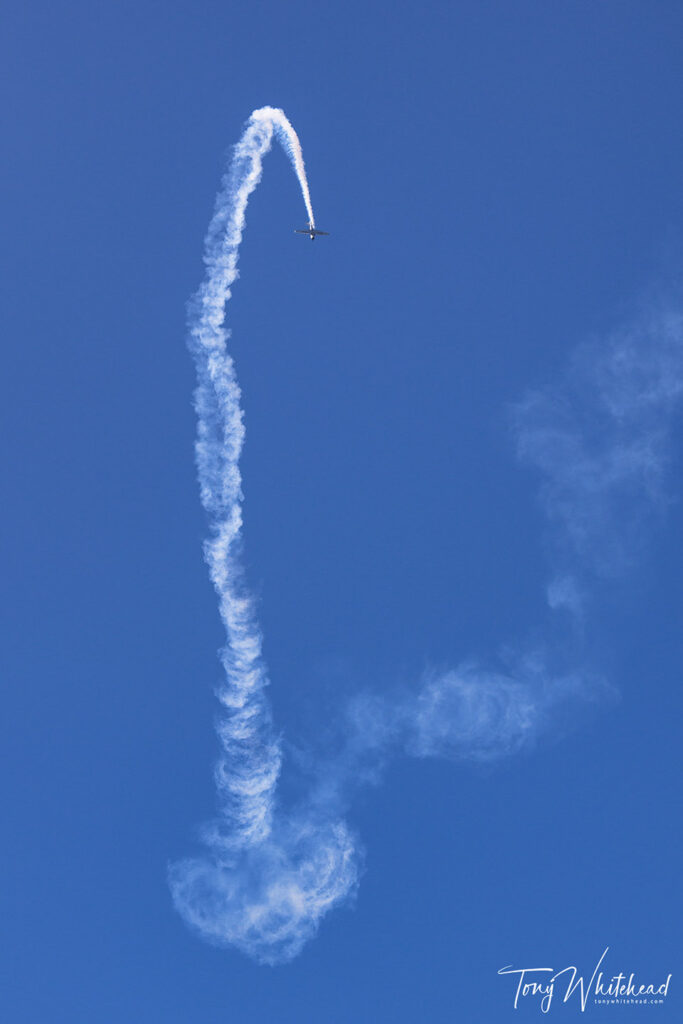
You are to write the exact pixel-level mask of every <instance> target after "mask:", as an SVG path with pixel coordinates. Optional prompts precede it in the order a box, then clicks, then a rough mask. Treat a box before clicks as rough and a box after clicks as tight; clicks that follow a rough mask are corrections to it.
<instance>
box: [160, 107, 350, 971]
mask: <svg viewBox="0 0 683 1024" xmlns="http://www.w3.org/2000/svg"><path fill="white" fill-rule="evenodd" d="M273 135H276V136H277V138H278V140H279V141H280V142H281V143H282V145H283V147H284V149H285V151H286V152H287V154H288V155H289V158H290V160H291V161H292V164H293V166H294V170H295V172H296V175H297V178H298V181H299V184H300V186H301V192H302V194H303V198H304V202H305V204H306V210H307V212H308V218H309V220H310V222H311V224H313V223H314V220H313V210H312V208H311V198H310V194H309V191H308V182H307V181H306V174H305V170H304V162H303V156H302V153H301V146H300V144H299V140H298V138H297V135H296V132H295V131H294V129H293V128H292V126H291V124H290V123H289V121H288V120H287V118H286V117H285V115H284V113H283V112H282V111H281V110H277V109H275V108H273V107H263V108H262V109H261V110H256V111H254V113H253V114H252V115H251V117H250V119H249V121H248V123H247V126H246V129H245V131H244V134H243V136H242V138H241V139H240V141H239V143H238V144H237V146H236V148H235V152H234V156H233V159H232V162H231V165H230V168H229V170H228V172H227V174H226V175H225V177H224V179H223V182H222V186H221V190H220V192H219V194H218V198H217V200H216V208H215V212H214V215H213V217H212V220H211V223H210V225H209V230H208V233H207V237H206V247H205V255H204V261H205V263H206V268H207V273H206V278H205V280H204V283H203V284H202V286H201V287H200V289H199V291H198V292H197V294H196V295H195V297H194V299H193V300H192V302H191V304H190V309H189V335H190V336H189V347H190V350H191V352H192V355H193V356H194V360H195V364H196V368H197V380H198V384H197V390H196V393H195V407H196V410H197V418H198V427H197V435H198V436H197V444H196V457H197V470H198V476H199V484H200V488H201V499H202V504H203V505H204V508H205V509H206V512H207V514H208V517H209V526H210V537H209V540H208V541H207V542H206V545H205V557H206V561H207V563H208V566H209V571H210V574H211V579H212V581H213V585H214V587H215V589H216V592H217V594H218V598H219V605H220V615H221V618H222V620H223V623H224V625H225V630H226V636H227V643H226V646H225V649H224V650H223V651H222V662H223V666H224V668H225V681H224V683H223V685H222V687H221V689H220V691H219V694H218V697H219V700H220V702H221V704H222V707H223V713H222V716H221V720H220V722H219V725H218V734H219V737H220V740H221V745H222V751H221V756H220V758H219V761H218V763H217V765H216V771H215V777H216V787H217V790H218V802H219V808H218V816H217V819H216V820H215V821H214V822H212V823H211V825H210V826H208V827H206V828H205V829H204V830H203V834H202V837H203V840H204V843H205V846H206V852H205V854H204V855H202V856H200V857H191V858H188V859H186V860H181V861H177V862H175V863H173V864H171V865H170V866H169V884H170V887H171V892H172V895H173V900H174V903H175V906H176V908H177V910H178V912H179V913H180V914H181V915H182V917H183V919H184V920H185V921H186V923H187V924H188V925H189V926H190V927H191V928H193V929H194V930H196V931H197V932H198V933H199V934H200V935H201V936H202V937H203V938H204V939H206V940H207V941H209V942H213V943H217V944H218V945H228V946H235V947H236V948H238V949H241V950H243V951H244V952H245V953H248V954H249V955H250V956H253V957H255V958H256V959H257V960H259V961H261V962H262V963H271V964H272V963H281V962H283V961H285V960H289V959H291V957H293V956H296V954H297V953H298V952H299V951H300V949H301V947H302V946H303V944H304V943H305V942H306V941H307V940H308V939H309V938H311V936H312V935H314V934H315V931H316V929H317V927H318V922H319V920H320V918H321V917H322V916H323V915H324V914H325V913H326V912H327V911H328V910H329V909H330V908H331V907H332V906H334V905H335V904H337V903H339V902H340V901H341V900H343V899H344V898H345V897H346V896H347V895H348V894H349V893H350V892H351V891H352V890H353V888H354V886H355V883H356V879H357V851H356V848H355V843H354V840H353V837H352V836H351V835H350V833H349V831H348V829H347V827H346V825H345V823H344V822H343V821H337V820H335V819H334V809H333V808H324V809H322V810H321V808H319V807H317V806H316V805H315V801H313V802H310V801H309V802H308V803H304V804H301V805H299V806H298V807H297V808H296V809H295V810H294V811H293V812H291V813H289V814H283V813H280V814H277V813H276V808H275V790H276V785H277V780H278V775H279V772H280V765H281V761H282V752H281V749H280V743H279V741H278V739H277V737H276V735H275V733H274V730H273V725H272V721H271V713H270V706H269V704H268V701H267V700H266V696H265V692H264V691H265V687H266V686H267V685H268V675H267V671H266V667H265V664H264V661H263V657H262V650H261V646H262V645H261V633H260V630H259V627H258V623H257V620H256V614H255V609H254V604H253V600H252V598H251V595H250V594H249V593H248V591H247V590H246V588H245V585H244V581H243V574H242V569H241V565H240V561H239V546H240V537H241V528H242V507H241V503H242V490H241V477H240V471H239V458H240V453H241V451H242V444H243V442H244V424H243V420H242V409H241V407H240V388H239V385H238V383H237V379H236V377H235V369H234V365H233V361H232V359H231V358H230V356H229V354H228V352H227V349H226V341H227V338H228V334H229V332H228V331H227V330H226V329H225V327H224V326H223V322H224V318H225V306H226V303H227V301H228V300H229V298H230V294H231V292H230V289H231V286H232V284H233V282H234V280H235V278H236V277H237V260H238V255H239V246H240V242H241V240H242V232H243V230H244V223H245V212H246V207H247V202H248V200H249V196H250V195H251V193H252V192H253V191H254V189H255V188H256V186H257V185H258V183H259V181H260V180H261V173H262V161H263V157H264V155H265V154H266V153H267V152H268V150H269V149H270V146H271V143H272V140H273Z"/></svg>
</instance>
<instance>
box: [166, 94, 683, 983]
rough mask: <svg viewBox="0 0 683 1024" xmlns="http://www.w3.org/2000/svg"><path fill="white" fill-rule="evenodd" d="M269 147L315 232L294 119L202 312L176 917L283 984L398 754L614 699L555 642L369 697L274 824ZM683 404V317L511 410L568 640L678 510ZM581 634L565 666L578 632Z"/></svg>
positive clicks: (229, 185) (478, 758) (229, 190)
mask: <svg viewBox="0 0 683 1024" xmlns="http://www.w3.org/2000/svg"><path fill="white" fill-rule="evenodd" d="M273 135H276V136H277V138H278V140H279V141H280V142H281V143H282V145H283V147H284V149H285V150H286V152H287V153H288V155H289V157H290V159H291V162H292V164H293V166H294V169H295V171H296V174H297V177H298V180H299V184H300V186H301V191H302V194H303V197H304V202H305V204H306V209H307V213H308V217H309V220H310V222H311V224H313V223H314V220H313V211H312V208H311V201H310V195H309V190H308V183H307V180H306V175H305V171H304V164H303V157H302V153H301V146H300V144H299V140H298V138H297V136H296V134H295V132H294V129H293V128H292V126H291V124H290V123H289V121H288V120H287V118H286V117H285V115H284V113H283V112H282V111H281V110H277V109H275V108H272V107H264V108H263V109H261V110H257V111H255V112H254V113H253V114H252V115H251V118H250V120H249V122H248V124H247V127H246V129H245V132H244V134H243V136H242V138H241V140H240V142H239V143H238V145H237V146H236V148H235V152H234V156H233V159H232V162H231V165H230V168H229V170H228V172H227V174H226V176H225V178H224V180H223V183H222V188H221V191H220V193H219V195H218V198H217V201H216V209H215V212H214V215H213V218H212V220H211V223H210V225H209V229H208V233H207V238H206V250H205V263H206V267H207V276H206V279H205V281H204V283H203V284H202V286H201V288H200V289H199V291H198V293H197V295H196V296H195V298H194V300H193V302H192V304H191V307H190V318H189V325H190V338H189V346H190V349H191V351H192V354H193V356H194V359H195V363H196V368H197V377H198V386H197V390H196V395H195V401H196V409H197V416H198V438H197V444H196V458H197V467H198V476H199V482H200V487H201V498H202V503H203V505H204V507H205V509H206V511H207V513H208V517H209V522H210V529H211V536H210V539H209V540H208V542H207V543H206V545H205V556H206V560H207V563H208V565H209V569H210V574H211V579H212V581H213V584H214V587H215V588H216V591H217V593H218V597H219V605H220V614H221V618H222V620H223V623H224V625H225V629H226V635H227V644H226V647H225V650H224V651H223V652H222V663H223V666H224V668H225V682H224V684H223V686H222V688H221V690H220V692H219V699H220V702H221V705H222V718H221V720H220V723H219V726H218V734H219V737H220V741H221V745H222V753H221V756H220V759H219V762H218V764H217V766H216V772H215V778H216V787H217V792H218V804H219V807H218V816H217V819H216V820H215V821H214V822H213V823H212V824H211V825H209V826H208V827H206V828H205V829H204V831H203V834H202V838H203V841H204V843H205V846H206V847H207V853H206V855H205V856H202V857H196V858H192V859H188V860H184V861H180V862H177V863H175V864H173V865H172V866H171V867H170V870H169V882H170V886H171V891H172V894H173V898H174V902H175V905H176V907H177V909H178V911H179V912H180V913H181V915H182V916H183V918H184V919H185V921H186V922H187V923H188V924H189V925H190V926H191V927H192V928H194V929H195V930H197V931H198V932H199V934H200V935H201V936H202V937H203V938H205V939H206V940H208V941H210V942H214V943H216V944H219V945H230V946H234V947H236V948H238V949H240V950H242V951H243V952H245V953H247V954H249V955H250V956H253V957H254V958H255V959H257V960H259V961H260V962H262V963H271V964H273V963H280V962H283V961H286V960H289V959H291V958H292V957H293V956H295V955H296V954H297V953H298V952H299V951H300V950H301V948H302V946H303V945H304V943H305V942H306V941H307V940H308V939H310V938H311V936H312V935H313V934H314V933H315V931H316V929H317V926H318V923H319V921H320V919H321V917H322V916H323V915H324V914H325V913H326V912H327V911H328V910H329V909H330V908H331V907H333V906H334V905H336V904H338V903H340V902H341V901H342V900H343V899H344V898H345V897H347V896H348V895H349V894H350V893H352V892H353V891H354V888H355V886H356V883H357V878H358V870H359V868H358V862H359V850H358V846H357V843H356V841H355V839H354V837H353V836H352V835H351V833H350V831H349V829H348V828H347V826H346V824H345V823H344V822H343V821H341V820H338V811H339V809H340V808H342V807H343V806H344V804H345V802H346V801H347V800H348V796H349V794H350V792H351V791H352V790H353V788H354V786H355V785H357V784H358V782H359V781H361V782H371V781H373V780H376V779H377V778H378V777H379V774H380V769H381V767H382V764H383V762H384V761H385V760H386V759H387V758H388V757H389V756H390V755H391V754H393V753H395V752H399V751H404V752H405V753H407V754H409V755H411V756H414V757H441V758H446V759H449V760H455V761H468V762H474V763H480V764H481V763H490V762H493V761H495V760H498V759H500V758H502V757H506V756H509V755H511V754H514V753H516V752H518V751H521V750H523V749H525V748H527V747H528V746H530V745H531V744H533V743H534V742H535V740H536V738H537V737H538V736H539V735H540V734H541V733H550V734H551V735H556V734H558V733H561V732H562V731H564V726H565V723H566V721H567V720H568V719H571V716H572V711H571V708H572V707H573V706H574V705H578V706H585V705H590V704H595V703H597V702H598V701H599V700H601V699H603V698H604V697H605V696H606V695H610V694H611V693H613V692H614V691H613V690H612V688H611V687H609V685H608V684H607V683H606V682H605V681H604V679H602V678H601V677H600V675H599V673H596V672H594V671H591V670H590V669H587V668H586V667H585V665H584V664H583V652H582V650H581V645H580V643H576V644H575V647H574V649H572V650H570V652H569V656H568V655H567V652H566V651H565V650H564V649H563V644H559V645H555V646H554V636H553V635H552V631H551V639H550V641H549V642H546V643H545V644H544V645H541V646H539V645H537V647H536V648H535V649H534V650H533V651H532V652H531V653H528V652H527V653H526V654H523V655H517V656H516V657H515V658H514V659H510V658H508V659H507V661H506V663H505V664H504V666H503V670H500V669H486V668H484V667H482V666H481V665H480V664H479V662H477V661H469V662H464V663H463V664H461V665H460V666H459V667H458V668H456V669H454V670H453V669H446V670H443V671H440V672H431V673H430V674H429V675H427V676H426V677H425V678H423V679H422V680H421V682H420V683H419V685H417V686H415V687H413V688H412V689H411V690H410V691H409V692H407V693H405V692H404V693H403V694H400V695H398V696H397V695H394V696H393V698H387V697H385V696H377V695H368V694H364V695H361V696H359V697H358V698H357V699H356V700H354V701H352V702H351V703H350V705H349V707H348V708H347V714H346V717H345V719H343V736H342V739H341V744H340V749H339V750H338V752H337V754H336V755H334V756H333V757H330V756H327V757H323V758H320V759H319V760H316V776H315V783H314V785H313V786H312V787H311V789H310V792H309V793H308V796H307V799H306V801H305V802H304V803H303V804H301V805H300V806H298V807H297V808H295V809H294V810H292V811H289V812H285V810H284V809H283V808H282V807H281V806H279V805H278V803H277V799H276V786H277V781H278V776H279V773H280V768H281V763H282V751H281V745H280V742H279V739H278V737H277V735H276V734H275V732H274V730H273V725H272V721H271V714H270V707H269V704H268V702H267V700H266V697H265V687H266V686H267V685H268V675H267V671H266V667H265V664H264V662H263V658H262V653H261V635H260V631H259V627H258V623H257V620H256V615H255V609H254V605H253V601H252V599H251V597H250V595H249V593H248V592H247V591H246V589H245V587H244V584H243V580H242V571H241V567H240V562H239V557H238V555H239V544H240V535H241V526H242V515H241V500H242V495H241V477H240V471H239V458H240V453H241V450H242V444H243V440H244V425H243V421H242V410H241V408H240V389H239V385H238V383H237V380H236V377H235V371H234V366H233V362H232V360H231V358H230V356H229V355H228V353H227V350H226V340H227V337H228V332H227V331H226V329H225V328H224V326H223V322H224V316H225V305H226V302H227V301H228V299H229V298H230V295H231V291H230V289H231V286H232V284H233V282H234V280H235V278H236V277H237V262H238V254H239V246H240V242H241V239H242V233H243V230H244V223H245V212H246V207H247V203H248V200H249V196H250V195H251V193H252V192H253V190H254V189H255V188H256V186H257V184H258V183H259V181H260V179H261V173H262V161H263V157H264V155H265V154H266V153H267V152H268V150H269V149H270V146H271V143H272V139H273ZM678 308H680V304H679V305H678ZM682 398H683V317H682V316H681V314H680V313H678V312H676V311H675V310H674V311H673V312H672V311H671V310H669V311H663V312H660V313H658V314H657V315H654V314H652V315H650V316H649V317H646V318H644V319H641V320H639V321H638V322H636V323H635V324H632V325H630V326H627V327H626V328H624V329H622V330H621V331H618V332H616V333H615V334H614V335H613V336H612V337H611V338H608V339H607V341H606V342H603V343H601V344H598V345H595V346H593V347H591V348H586V347H584V348H582V349H580V350H579V351H578V354H577V355H576V357H575V359H574V363H573V367H572V370H571V372H570V374H569V377H568V382H565V384H564V385H563V387H561V388H556V389H554V390H553V391H547V392H544V393H537V394H534V395H531V396H528V397H527V398H526V399H525V401H524V402H522V403H520V405H519V406H518V407H517V409H516V414H515V418H516V427H517V439H518V446H519V453H520V456H521V457H522V458H523V459H525V460H526V461H528V462H531V463H532V464H533V465H535V466H536V467H537V468H538V469H540V471H541V473H542V475H543V486H542V494H543V498H544V506H545V510H546V513H547V516H548V520H549V522H550V523H551V524H552V525H553V526H554V527H555V529H554V535H555V544H554V548H553V556H552V559H551V561H552V570H553V579H552V582H551V584H550V586H549V588H548V603H549V605H550V608H551V610H553V611H554V612H561V613H562V614H563V615H564V616H565V618H566V612H567V611H569V612H570V613H571V619H572V620H574V623H575V624H576V623H577V622H580V623H581V626H583V622H584V618H585V607H584V605H585V595H586V593H588V592H590V591H591V590H593V591H594V590H595V587H596V585H597V582H598V581H599V579H600V578H601V577H602V578H604V577H605V576H610V575H611V576H613V575H614V572H615V570H616V569H620V568H622V567H624V566H625V564H626V563H628V561H629V558H630V556H631V555H632V552H633V551H634V550H636V549H637V548H638V546H639V541H640V538H641V537H642V534H643V526H644V525H646V524H647V522H648V520H649V519H651V518H652V510H653V509H655V508H657V507H658V506H661V505H662V504H664V503H665V502H664V501H663V497H665V494H666V487H665V477H666V469H667V465H668V458H669V450H670V442H671V435H672V427H673V422H674V414H675V412H676V411H677V407H678V405H679V404H680V401H681V399H682ZM627 556H629V557H627ZM560 617H561V616H560ZM569 632H570V634H571V637H570V642H569V647H571V646H572V643H573V642H574V641H575V640H576V638H580V634H581V630H570V631H569ZM510 661H512V662H513V663H512V664H510Z"/></svg>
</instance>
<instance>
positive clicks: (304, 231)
mask: <svg viewBox="0 0 683 1024" xmlns="http://www.w3.org/2000/svg"><path fill="white" fill-rule="evenodd" d="M294 234H295V235H308V237H309V238H310V240H311V241H312V242H315V236H316V235H329V231H318V229H317V228H316V227H314V226H313V222H312V221H310V220H309V222H308V227H307V228H294Z"/></svg>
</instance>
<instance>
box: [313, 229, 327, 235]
mask: <svg viewBox="0 0 683 1024" xmlns="http://www.w3.org/2000/svg"><path fill="white" fill-rule="evenodd" d="M313 230H314V231H315V233H316V235H329V231H318V229H317V228H313Z"/></svg>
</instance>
